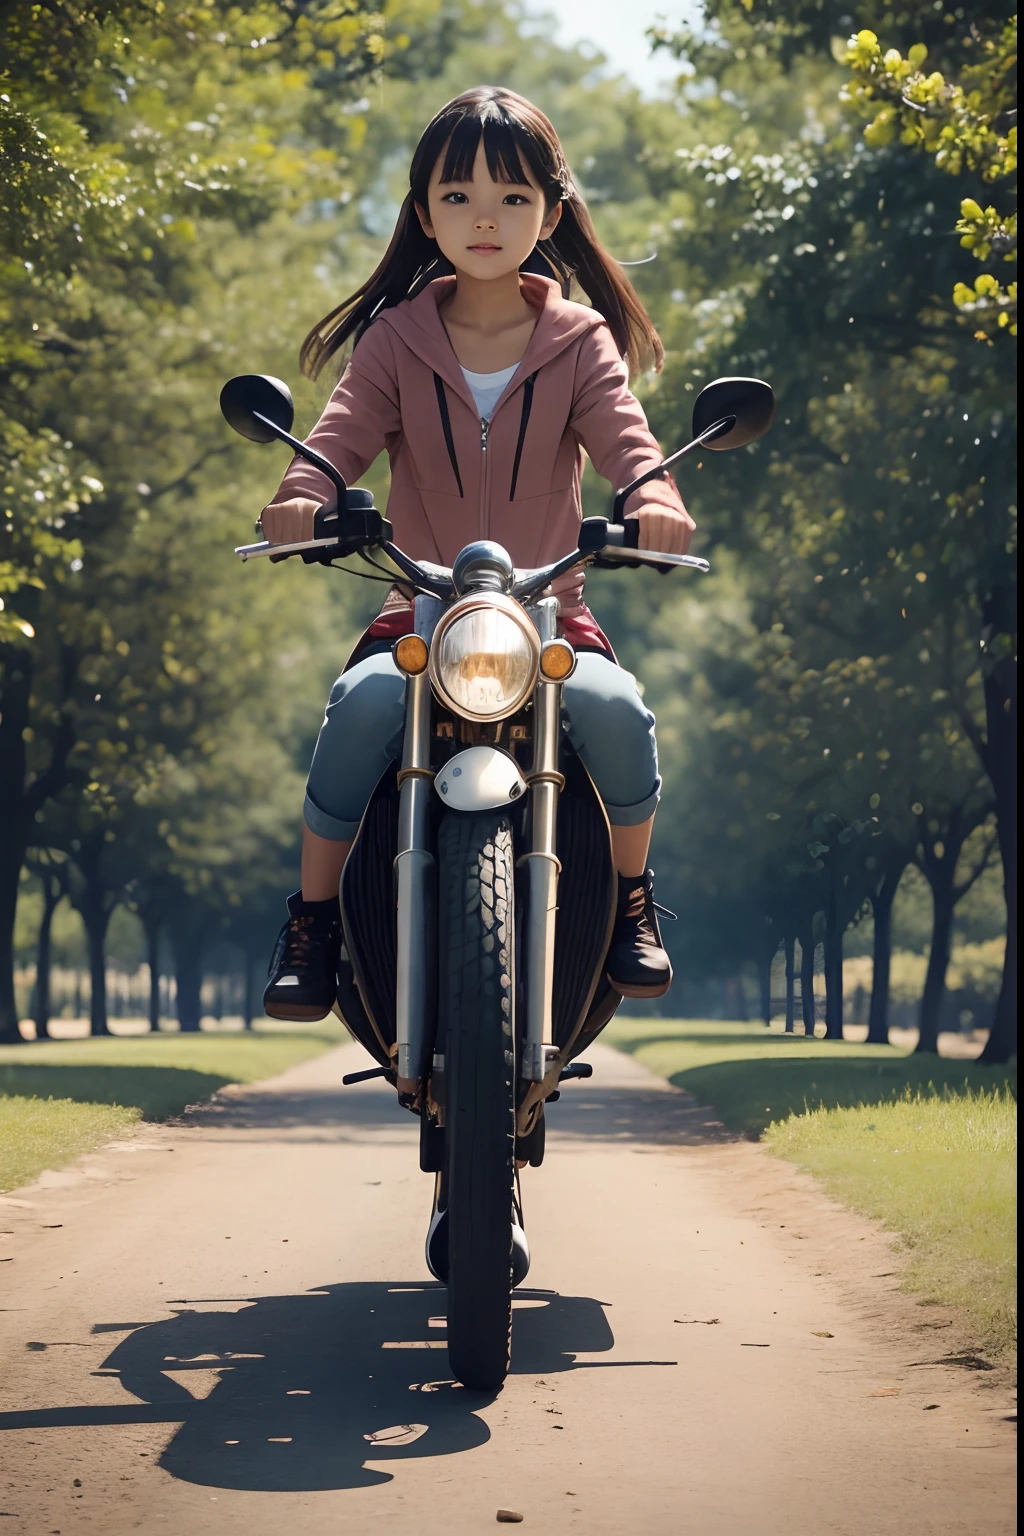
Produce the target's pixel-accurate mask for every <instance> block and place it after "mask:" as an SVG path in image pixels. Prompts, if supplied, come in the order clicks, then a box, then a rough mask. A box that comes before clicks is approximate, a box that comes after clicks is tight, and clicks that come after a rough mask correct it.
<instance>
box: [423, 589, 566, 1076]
mask: <svg viewBox="0 0 1024 1536" xmlns="http://www.w3.org/2000/svg"><path fill="white" fill-rule="evenodd" d="M441 608H442V605H441V603H440V602H439V601H438V599H437V598H434V597H428V596H423V595H421V596H418V597H417V598H416V606H415V618H414V624H415V631H416V633H417V634H418V635H422V636H423V638H424V639H425V640H426V642H427V644H428V645H429V644H430V639H431V636H432V635H433V632H434V626H435V625H436V623H437V620H438V618H439V617H440V613H441ZM530 613H531V617H532V618H533V619H534V622H535V623H536V625H537V629H538V632H539V634H540V638H541V642H542V643H544V642H546V641H548V640H553V639H554V638H555V634H556V629H557V622H558V600H557V598H553V597H549V598H543V599H542V600H541V601H540V602H539V603H538V604H537V605H536V607H533V608H531V609H530ZM561 704H562V685H561V684H560V683H549V682H546V681H545V680H544V679H543V678H541V679H540V680H539V681H538V683H537V688H536V692H535V693H534V703H533V709H534V723H533V767H532V769H531V771H530V775H529V784H530V850H529V852H528V853H525V854H524V855H523V856H522V858H521V859H520V860H519V863H520V865H523V864H525V865H526V866H527V870H528V879H529V909H528V912H529V915H528V920H527V925H526V943H525V950H526V963H527V977H528V984H527V989H526V1028H525V1031H524V1045H523V1061H522V1076H523V1078H524V1079H525V1081H527V1082H530V1083H540V1082H542V1081H543V1079H544V1076H545V1067H546V1056H547V1054H548V1051H549V1050H550V1049H551V1035H552V1026H551V1007H552V994H553V991H554V973H555V916H556V913H557V910H558V876H559V873H560V871H561V867H562V866H561V864H560V863H559V860H558V855H557V854H556V852H555V843H556V832H557V812H558V794H559V791H560V790H561V788H562V786H563V784H564V779H563V777H562V775H561V774H560V773H559V771H558V751H559V726H560V720H561ZM430 708H431V693H430V681H429V678H428V676H427V673H426V672H421V673H419V674H418V675H417V676H414V677H409V678H407V680H406V695H405V740H404V747H403V752H402V767H401V770H400V772H399V798H398V852H397V854H396V857H395V883H396V902H397V921H396V927H397V933H396V940H397V945H396V947H397V985H396V997H395V1023H396V1030H395V1035H396V1043H397V1062H396V1066H397V1077H398V1090H399V1092H400V1093H409V1094H412V1093H416V1092H417V1091H418V1089H419V1087H420V1084H421V1082H422V1080H423V1078H424V1077H425V1076H426V1075H427V1067H428V1062H427V1054H428V1051H429V1048H430V1044H431V1042H432V1040H433V1038H434V1024H435V1017H434V1015H435V1011H436V1008H435V1005H436V986H435V985H434V984H433V983H434V981H435V974H434V973H435V967H434V965H433V963H432V961H433V954H434V950H435V948H436V943H435V939H436V933H435V930H436V908H437V900H436V891H437V861H436V859H435V857H434V852H433V850H432V848H431V840H430V815H429V808H430V797H431V795H432V793H433V789H432V774H431V770H430Z"/></svg>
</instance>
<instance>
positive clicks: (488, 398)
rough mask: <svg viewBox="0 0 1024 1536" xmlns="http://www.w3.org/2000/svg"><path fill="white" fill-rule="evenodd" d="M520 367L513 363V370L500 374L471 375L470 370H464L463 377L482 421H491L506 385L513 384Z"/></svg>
mask: <svg viewBox="0 0 1024 1536" xmlns="http://www.w3.org/2000/svg"><path fill="white" fill-rule="evenodd" d="M518 367H519V364H518V363H513V364H512V366H511V368H502V369H501V370H500V371H499V372H498V373H471V372H470V370H469V369H468V368H463V370H462V373H463V377H464V378H465V380H466V383H467V384H468V385H469V387H470V390H471V392H472V395H473V399H474V400H475V401H476V409H477V414H478V415H479V417H480V419H481V421H490V419H491V412H492V411H493V410H494V407H495V406H496V405H497V403H498V401H499V399H500V398H501V395H502V393H503V391H504V389H505V385H506V384H508V383H510V382H511V380H512V376H513V374H514V373H515V371H516V369H517V368H518Z"/></svg>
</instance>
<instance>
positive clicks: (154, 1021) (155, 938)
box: [143, 916, 160, 1034]
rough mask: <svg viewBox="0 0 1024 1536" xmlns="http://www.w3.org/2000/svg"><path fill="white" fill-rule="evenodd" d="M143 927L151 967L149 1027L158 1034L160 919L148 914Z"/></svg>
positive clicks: (147, 956)
mask: <svg viewBox="0 0 1024 1536" xmlns="http://www.w3.org/2000/svg"><path fill="white" fill-rule="evenodd" d="M143 927H144V929H145V933H146V964H147V966H148V967H149V1027H150V1029H151V1030H152V1031H153V1033H154V1034H156V1033H157V1032H158V1031H159V1029H160V920H159V918H155V917H151V916H147V917H145V918H144V919H143Z"/></svg>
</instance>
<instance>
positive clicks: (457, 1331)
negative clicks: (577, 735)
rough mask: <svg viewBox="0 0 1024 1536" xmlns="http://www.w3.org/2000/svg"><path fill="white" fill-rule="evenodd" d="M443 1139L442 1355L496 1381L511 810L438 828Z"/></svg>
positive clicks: (477, 1382) (501, 1315)
mask: <svg viewBox="0 0 1024 1536" xmlns="http://www.w3.org/2000/svg"><path fill="white" fill-rule="evenodd" d="M438 856H439V857H438V863H439V898H440V899H439V903H438V909H439V917H440V932H439V940H440V945H439V947H440V996H439V1002H440V1008H441V1019H442V1020H443V1021H444V1022H445V1078H446V1098H447V1109H446V1115H445V1123H446V1133H447V1148H448V1180H447V1196H448V1358H449V1360H450V1362H451V1368H452V1371H453V1373H454V1374H455V1376H456V1378H457V1379H458V1380H459V1381H461V1382H462V1383H463V1385H464V1386H467V1387H474V1388H476V1389H477V1390H479V1391H496V1390H497V1389H498V1388H500V1387H501V1385H502V1383H503V1382H504V1380H505V1377H506V1375H507V1374H508V1365H509V1345H510V1337H511V1330H512V1210H513V1206H512V1197H513V1189H514V1182H515V1162H514V1157H515V1083H516V1059H515V1027H514V1019H513V1003H512V1000H513V997H514V995H515V990H514V988H515V978H514V974H513V971H514V966H513V956H514V954H515V946H514V936H513V912H514V905H515V903H514V891H513V881H514V871H513V853H512V832H511V828H510V826H509V822H508V818H507V817H505V816H503V815H501V814H499V813H498V812H496V811H492V812H484V813H482V814H480V815H476V816H472V815H464V814H460V813H459V812H448V813H447V814H446V815H445V816H444V818H443V820H442V822H441V827H440V831H439V837H438Z"/></svg>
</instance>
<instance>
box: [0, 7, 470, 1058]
mask: <svg viewBox="0 0 1024 1536" xmlns="http://www.w3.org/2000/svg"><path fill="white" fill-rule="evenodd" d="M459 15H460V10H459V8H458V7H457V6H452V5H449V4H447V3H446V0H436V3H435V0H408V3H404V4H402V3H397V4H395V3H391V0H387V3H385V4H383V5H380V4H376V3H375V4H373V5H371V4H369V3H368V0H280V3H276V0H264V3H241V4H239V3H233V4H232V3H228V0H157V3H149V0H146V3H135V0H121V3H117V0H109V3H107V0H60V3H57V0H54V3H52V4H49V3H45V4H36V3H29V0H16V3H14V4H13V5H11V6H9V7H6V8H5V11H4V16H3V18H2V19H0V58H2V59H3V61H4V62H3V73H2V77H0V98H2V99H0V108H2V111H3V117H2V120H0V134H2V141H0V143H2V149H3V153H4V157H5V165H7V164H10V165H11V166H12V167H13V174H12V175H11V177H10V178H5V182H4V190H3V193H2V196H0V313H2V314H3V317H4V327H3V341H2V342H0V348H2V350H0V417H2V423H3V424H2V426H0V474H2V480H0V485H2V488H3V492H4V500H3V511H4V513H5V517H4V519H3V520H2V521H0V601H2V603H3V608H2V610H0V849H2V856H0V866H2V867H0V1034H2V1033H4V1032H5V1031H6V1033H7V1034H8V1036H10V1034H11V1032H12V1030H13V1028H14V1025H13V1001H12V993H11V982H10V961H9V951H8V940H9V933H10V929H11V926H12V924H13V913H14V900H15V894H16V891H17V869H18V866H19V865H20V862H21V857H22V854H23V852H24V849H25V847H26V845H27V844H28V843H30V842H32V841H38V842H41V843H43V844H49V845H53V846H59V847H63V848H65V849H67V850H68V851H69V852H70V853H71V854H72V856H73V858H74V859H75V861H76V863H77V864H78V866H79V868H80V871H81V882H83V888H82V891H81V893H80V896H81V900H82V901H83V903H84V907H83V910H84V911H85V912H86V913H98V914H99V917H98V918H97V921H99V920H100V918H101V917H102V918H103V921H105V916H104V914H105V913H107V912H108V911H109V908H110V906H111V905H112V904H114V903H116V902H117V901H118V900H122V899H125V898H126V897H127V898H128V899H130V900H132V901H133V902H134V903H135V904H136V906H137V907H138V908H139V910H140V912H141V911H143V910H145V911H146V912H147V913H149V914H150V915H153V914H154V913H155V911H156V908H157V907H160V908H161V909H162V913H163V919H166V914H167V912H168V911H169V910H171V908H173V907H178V908H180V907H181V905H182V903H183V902H189V903H191V904H192V907H193V916H194V918H195V919H196V920H199V918H200V917H202V919H203V928H204V931H206V932H209V931H211V928H212V929H213V930H216V929H218V928H219V927H224V926H225V925H227V926H230V923H231V921H233V917H232V914H233V913H234V912H235V911H236V909H237V907H238V905H239V903H240V902H241V900H242V898H243V897H245V898H246V899H247V900H248V901H249V902H250V904H251V906H253V907H258V906H259V905H260V902H261V901H262V902H263V904H264V905H267V904H269V895H268V893H269V892H270V891H274V892H275V893H277V894H278V895H279V894H280V890H281V887H282V884H284V883H285V881H286V878H287V877H286V874H285V872H284V871H285V866H286V864H287V863H288V862H290V857H291V847H292V844H293V841H294V837H295V832H296V823H297V814H296V810H295V807H296V806H297V805H298V804H299V803H300V794H299V779H298V774H297V770H296V767H295V766H294V765H295V762H296V759H297V758H298V756H299V755H300V753H299V752H297V751H296V746H297V744H298V745H299V746H300V747H304V746H305V744H306V742H307V740H308V736H309V732H310V729H311V727H312V722H313V721H315V719H316V715H317V713H318V711H319V708H320V705H321V702H322V694H323V689H324V685H325V682H326V679H327V674H328V672H329V671H331V670H337V666H338V664H339V662H340V660H341V657H342V656H343V654H344V649H343V647H344V640H345V637H346V636H351V635H352V634H354V633H355V632H356V631H357V630H358V627H359V618H360V617H361V615H362V609H361V607H360V606H359V605H356V607H355V611H354V612H353V614H352V615H351V617H350V616H349V615H348V614H347V613H346V611H345V608H344V604H343V603H342V604H341V605H339V606H340V607H341V612H340V613H338V612H337V611H336V608H335V605H334V604H333V602H332V600H331V598H330V597H329V596H328V594H327V592H326V590H325V588H324V585H323V582H321V584H320V586H319V587H318V589H317V594H316V596H315V598H313V599H312V600H311V595H310V583H309V581H306V582H299V581H298V580H297V579H296V577H295V576H294V575H293V573H291V572H289V573H287V575H285V576H284V579H281V578H280V577H279V578H278V580H276V581H275V582H274V583H273V584H272V585H271V584H269V583H267V582H266V581H264V582H262V583H259V582H257V581H250V582H248V583H246V582H245V581H244V579H243V573H242V572H241V571H240V570H238V569H237V568H233V566H232V562H231V557H230V549H231V546H232V545H233V544H234V543H237V542H239V534H241V535H242V537H243V538H244V537H245V533H246V530H247V527H248V526H249V525H250V524H251V519H252V518H253V517H254V516H255V515H256V513H257V512H258V510H259V507H260V506H261V505H262V504H263V502H265V500H266V497H267V494H268V491H269V482H270V480H271V477H272V475H273V474H274V468H273V467H272V466H271V465H270V463H269V462H268V460H267V459H264V460H263V463H262V472H261V465H260V461H259V460H258V459H257V458H256V457H254V456H253V455H252V453H251V451H250V452H249V453H248V454H247V453H246V452H245V450H244V449H243V448H242V447H241V445H240V444H238V445H236V444H235V443H233V442H231V441H230V439H229V437H228V433H227V429H226V428H225V426H224V424H223V422H221V421H220V419H219V416H218V413H217V410H216V398H217V392H218V389H219V386H220V384H221V383H222V382H223V379H224V378H225V377H226V376H227V375H228V374H229V373H231V372H235V371H240V370H241V369H244V368H251V367H252V366H254V363H256V362H258V363H259V365H260V366H265V367H266V366H270V367H275V365H276V371H277V372H279V373H280V372H289V371H290V367H289V365H288V364H287V363H286V362H285V357H286V356H289V357H290V356H291V355H293V354H294V349H295V346H296V342H297V338H299V337H300V336H301V335H302V333H303V331H304V329H305V328H306V327H307V326H308V324H309V323H310V322H311V321H312V319H314V318H315V314H316V311H317V310H321V309H323V308H326V307H328V306H327V304H326V303H325V302H324V301H323V299H321V298H320V297H317V296H316V294H317V290H318V289H319V288H320V287H321V286H322V281H320V280H318V279H316V278H315V277H314V276H313V273H312V271H311V269H313V268H314V267H316V266H317V265H318V263H319V261H321V260H322V257H323V250H324V246H325V245H329V244H330V242H331V241H332V240H333V239H334V238H335V236H336V234H337V232H338V224H339V220H340V219H341V218H342V216H343V214H344V210H345V209H346V207H348V205H349V204H350V203H351V201H352V199H353V197H354V195H355V194H356V193H357V192H358V190H359V188H360V187H361V186H362V185H364V184H365V174H366V172H365V167H364V164H363V161H362V158H361V154H360V152H361V149H362V145H363V143H364V140H365V137H366V131H367V121H368V115H369V101H368V99H367V98H366V97H365V96H364V95H362V94H361V92H362V91H363V90H365V88H366V86H367V85H368V83H370V82H373V83H374V86H375V87H376V86H377V85H378V84H381V85H382V83H383V80H384V78H385V77H386V76H388V74H389V73H392V72H393V73H394V74H396V75H397V76H398V77H400V78H402V79H410V80H411V79H413V78H415V77H416V75H417V74H418V73H419V72H421V71H422V70H424V69H429V68H436V67H437V66H438V63H439V61H440V59H441V58H442V57H443V55H444V51H445V47H446V39H449V38H450V36H451V33H452V28H453V26H454V25H455V23H456V22H457V20H458V17H459ZM316 221H318V224H317V227H316V228H315V229H314V228H313V227H312V224H313V222H316ZM282 274H287V276H286V278H285V280H284V281H282ZM352 280H353V281H355V280H356V279H355V278H353V279H352ZM268 293H272V294H274V295H275V302H274V304H272V305H268V302H267V295H268ZM257 353H258V354H259V356H258V358H257V357H256V354H257ZM300 399H302V400H303V403H304V404H305V405H306V407H307V409H308V405H309V402H310V399H311V392H307V394H306V395H305V397H301V396H300ZM281 467H282V466H281V461H280V459H279V460H278V463H277V465H276V468H277V469H280V468H281ZM240 514H241V516H240ZM307 574H308V573H307ZM331 631H333V632H334V635H335V638H334V639H333V642H332V643H330V644H329V643H328V641H327V636H328V634H329V633H330V632H331ZM339 631H340V639H339V638H338V632H339ZM204 829H205V830H204ZM143 874H144V875H145V882H144V884H145V889H143V888H142V887H141V885H140V883H139V882H140V878H141V876H142V875H143ZM258 892H263V893H264V894H263V895H262V896H258V895H257V893H258ZM255 931H256V930H255V928H254V932H255Z"/></svg>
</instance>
